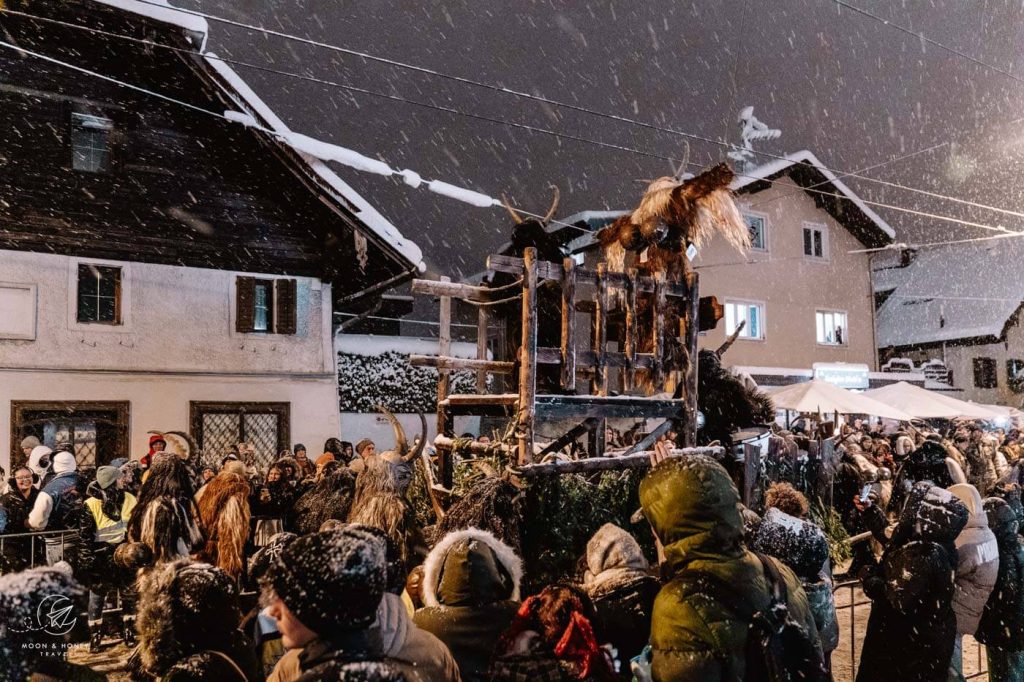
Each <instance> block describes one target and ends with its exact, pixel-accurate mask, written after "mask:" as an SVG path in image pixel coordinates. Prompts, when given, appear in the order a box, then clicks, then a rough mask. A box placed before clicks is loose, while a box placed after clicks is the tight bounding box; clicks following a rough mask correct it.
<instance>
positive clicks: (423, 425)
mask: <svg viewBox="0 0 1024 682" xmlns="http://www.w3.org/2000/svg"><path fill="white" fill-rule="evenodd" d="M426 444H427V418H426V417H424V416H423V413H422V412H420V435H419V437H417V438H416V440H415V441H414V442H413V446H412V449H411V450H410V451H409V454H407V455H402V459H404V460H405V461H406V462H412V461H414V460H415V459H416V458H417V457H419V456H420V453H421V452H423V448H424V447H425V446H426Z"/></svg>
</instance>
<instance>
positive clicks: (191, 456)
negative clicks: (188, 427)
mask: <svg viewBox="0 0 1024 682" xmlns="http://www.w3.org/2000/svg"><path fill="white" fill-rule="evenodd" d="M164 433H168V434H170V435H172V436H178V437H179V438H181V439H182V440H184V441H185V442H186V443H188V456H187V457H185V460H186V461H189V462H194V463H196V464H198V463H199V457H200V452H199V444H198V443H196V439H195V438H193V437H192V434H190V433H186V432H184V431H165V432H164Z"/></svg>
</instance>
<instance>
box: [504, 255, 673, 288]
mask: <svg viewBox="0 0 1024 682" xmlns="http://www.w3.org/2000/svg"><path fill="white" fill-rule="evenodd" d="M487 269H488V270H494V271H495V272H504V273H507V274H510V275H522V274H523V260H522V259H521V258H516V257H514V256H501V255H498V254H491V255H490V256H488V257H487ZM575 270H576V281H577V283H583V284H596V283H597V272H595V271H594V270H586V269H584V268H576V269H575ZM563 275H564V270H563V267H562V265H561V264H560V263H552V262H550V261H538V262H537V277H538V278H539V279H540V280H546V279H554V280H559V281H561V279H562V277H563ZM606 277H607V282H608V286H610V287H612V288H614V289H623V288H625V287H626V275H625V274H623V273H621V272H609V273H608V274H607V276H606ZM637 290H638V291H642V292H644V293H649V292H652V291H654V280H653V279H652V278H650V277H646V276H645V277H639V278H638V279H637ZM665 295H666V296H677V297H678V296H685V295H686V287H685V286H683V285H682V284H667V285H666V287H665Z"/></svg>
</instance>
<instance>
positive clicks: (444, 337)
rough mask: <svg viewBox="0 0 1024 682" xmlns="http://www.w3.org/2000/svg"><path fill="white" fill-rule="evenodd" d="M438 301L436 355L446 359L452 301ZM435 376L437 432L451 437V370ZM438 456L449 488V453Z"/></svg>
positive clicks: (441, 474)
mask: <svg viewBox="0 0 1024 682" xmlns="http://www.w3.org/2000/svg"><path fill="white" fill-rule="evenodd" d="M441 281H442V282H446V283H447V282H451V278H450V277H444V276H442V277H441ZM439 301H440V306H441V314H440V324H439V326H438V344H437V345H438V355H440V356H442V357H448V356H449V355H451V351H452V299H451V296H440V297H439ZM437 374H438V377H437V432H438V433H439V434H444V435H446V436H451V435H453V433H452V432H453V431H454V430H455V425H454V422H453V420H452V418H451V416H450V415H449V414H448V411H447V410H446V409H445V408H444V401H445V400H447V399H448V394H449V392H450V391H451V380H452V375H451V370H448V369H441V368H439V369H438V370H437ZM438 454H439V455H440V457H439V458H438V462H437V464H438V475H439V478H440V479H441V481H442V485H445V486H448V487H451V481H452V474H453V472H452V468H453V467H452V461H451V451H448V452H445V451H443V450H442V451H441V452H439V453H438Z"/></svg>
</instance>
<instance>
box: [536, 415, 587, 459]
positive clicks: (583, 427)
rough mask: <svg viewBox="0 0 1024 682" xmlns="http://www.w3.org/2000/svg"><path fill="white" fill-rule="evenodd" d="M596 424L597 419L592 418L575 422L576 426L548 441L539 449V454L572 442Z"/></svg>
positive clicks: (542, 455) (558, 448)
mask: <svg viewBox="0 0 1024 682" xmlns="http://www.w3.org/2000/svg"><path fill="white" fill-rule="evenodd" d="M597 426H598V420H597V419H592V418H591V419H584V420H583V422H582V423H580V424H577V425H576V426H574V427H572V428H571V429H569V430H568V431H566V432H565V433H564V434H562V435H561V436H559V437H558V438H557V439H556V440H553V441H551V442H550V443H548V444H547V445H545V446H544V449H543V450H541V451H540V453H539V456H540V457H544V455H546V454H548V453H549V452H555V451H557V450H561V449H562V448H564V447H565V446H566V445H568V444H569V443H571V442H573V441H574V440H576V439H577V438H579V437H580V436H582V435H583V434H585V433H587V431H590V430H591V429H593V428H596V427H597Z"/></svg>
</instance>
